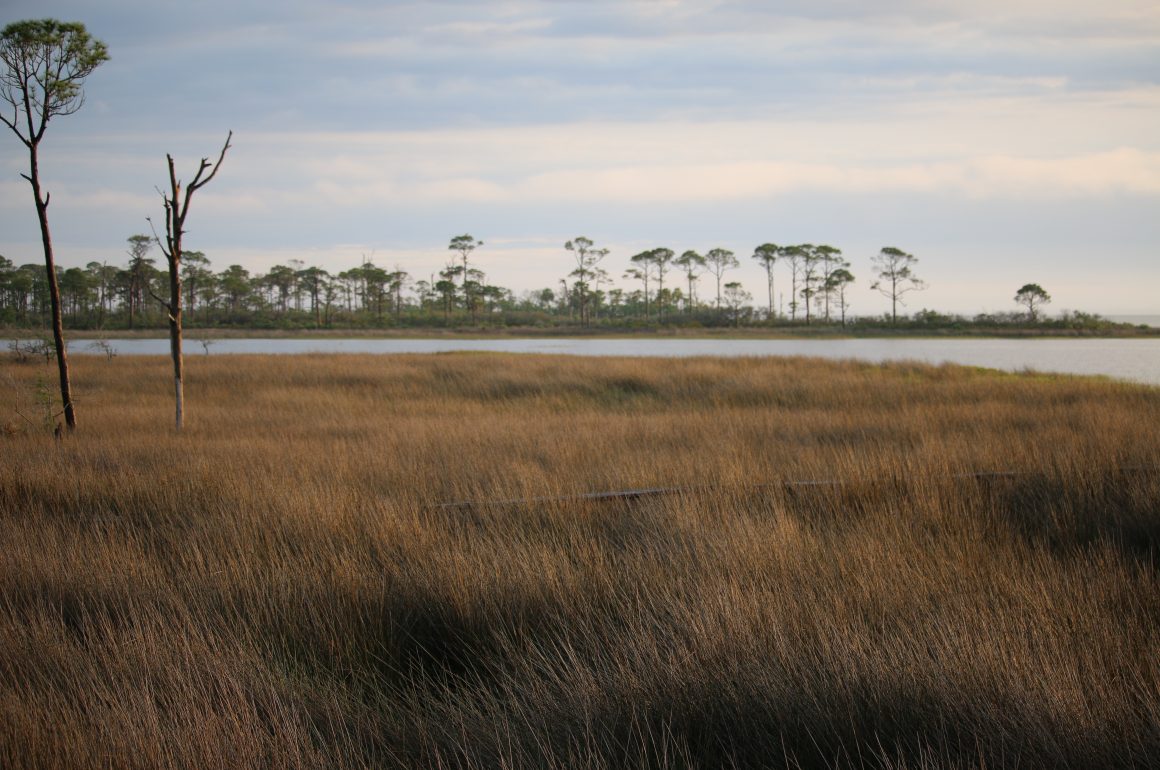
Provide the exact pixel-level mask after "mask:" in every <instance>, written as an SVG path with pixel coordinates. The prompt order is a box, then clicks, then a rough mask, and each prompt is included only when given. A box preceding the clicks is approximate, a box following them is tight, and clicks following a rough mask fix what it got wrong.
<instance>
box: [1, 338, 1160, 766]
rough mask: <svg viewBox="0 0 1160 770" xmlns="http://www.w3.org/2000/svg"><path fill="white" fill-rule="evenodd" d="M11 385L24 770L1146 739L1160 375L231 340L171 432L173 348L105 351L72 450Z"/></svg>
mask: <svg viewBox="0 0 1160 770" xmlns="http://www.w3.org/2000/svg"><path fill="white" fill-rule="evenodd" d="M0 366H3V375H4V376H3V377H2V378H0V381H2V382H3V383H4V388H3V389H2V390H0V424H3V425H5V426H6V429H5V431H3V433H2V435H0V457H2V458H3V462H0V597H2V598H0V766H3V767H5V768H22V767H71V768H88V767H94V768H95V767H141V768H146V767H148V768H153V767H279V768H281V767H319V768H322V767H400V768H404V767H472V768H475V767H478V768H484V767H508V768H516V767H593V768H602V767H603V768H624V767H637V768H646V767H647V768H662V767H673V768H686V767H706V768H711V767H728V766H735V767H810V768H812V767H882V768H887V767H890V768H895V767H912V768H917V767H980V766H985V767H1020V768H1028V767H1032V768H1033V767H1077V768H1079V767H1095V766H1100V767H1139V766H1146V765H1147V764H1148V762H1149V761H1153V760H1154V758H1155V757H1156V756H1160V670H1158V666H1160V663H1158V662H1160V631H1158V629H1160V626H1158V623H1160V585H1158V582H1160V579H1158V573H1157V565H1158V559H1157V556H1158V545H1160V514H1158V511H1157V506H1158V501H1160V473H1158V472H1157V468H1160V449H1158V444H1160V442H1157V440H1156V439H1157V433H1158V431H1157V429H1158V428H1160V391H1158V390H1156V389H1153V388H1146V387H1142V386H1134V385H1127V384H1120V383H1115V382H1110V381H1103V380H1087V379H1069V378H1055V377H1049V376H1040V375H1030V374H1028V375H1000V374H994V373H984V372H979V371H974V370H970V369H965V368H959V367H938V368H931V367H923V366H917V365H893V366H882V367H878V366H870V365H862V364H857V363H825V362H819V361H806V360H793V359H760V360H759V359H752V360H749V359H730V360H717V359H690V360H681V361H671V360H669V361H665V360H643V361H642V360H617V359H574V358H550V357H516V356H501V355H471V354H455V355H436V356H413V357H412V356H389V357H361V356H334V357H332V356H285V357H269V358H266V357H240V356H239V357H234V356H229V357H227V356H211V357H196V358H192V357H191V359H190V360H189V363H188V365H187V375H186V376H187V394H188V415H187V429H186V431H185V432H184V433H183V434H181V435H175V434H174V433H173V432H172V430H171V429H170V428H169V425H170V423H171V411H172V403H171V401H170V398H171V395H170V393H169V388H168V385H169V377H168V375H167V373H166V366H167V365H166V362H165V361H164V360H163V359H160V358H157V359H142V358H124V357H119V358H115V359H112V360H103V359H100V358H98V357H82V358H79V359H77V360H76V362H75V363H74V367H75V369H76V372H75V375H74V377H75V387H76V395H77V398H78V400H79V405H80V411H79V414H80V417H81V426H80V431H79V433H78V434H77V435H75V436H72V437H69V438H67V439H66V440H65V441H63V442H60V443H59V444H58V443H57V442H54V441H53V440H52V437H51V434H49V433H48V432H46V431H44V430H42V429H40V428H39V427H38V426H36V425H33V424H30V423H29V422H28V421H24V420H21V419H20V418H19V417H18V416H17V415H16V414H15V410H16V409H17V408H18V407H19V406H20V405H21V404H24V403H26V402H27V400H28V393H29V392H33V391H34V389H35V387H36V382H37V378H38V377H40V376H42V374H43V373H42V372H41V366H40V364H31V363H25V364H16V363H11V362H6V363H4V364H0ZM30 388H31V389H33V391H30V390H29V389H30ZM980 473H982V474H990V475H979V474H980ZM788 481H822V482H838V483H821V484H813V485H802V484H786V483H785V482H788ZM642 487H666V488H669V487H680V488H681V489H682V491H679V492H674V493H671V494H666V495H659V496H652V497H643V498H639V499H635V500H603V501H599V502H597V501H591V500H585V499H578V498H576V497H575V496H576V495H580V494H584V493H588V492H593V491H605V490H616V489H630V488H642ZM463 501H474V503H475V504H473V505H458V506H445V505H444V504H445V503H448V502H463Z"/></svg>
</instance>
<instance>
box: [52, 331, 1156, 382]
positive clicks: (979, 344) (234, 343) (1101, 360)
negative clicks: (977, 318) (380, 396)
mask: <svg viewBox="0 0 1160 770" xmlns="http://www.w3.org/2000/svg"><path fill="white" fill-rule="evenodd" d="M108 342H109V344H110V345H112V346H113V348H114V349H115V350H116V351H117V353H118V354H119V355H167V354H168V352H169V341H168V340H165V339H111V340H108ZM70 350H71V352H73V353H74V354H75V353H88V354H96V355H100V354H101V351H100V350H98V349H96V348H95V347H90V343H86V342H84V341H80V340H78V341H75V342H73V344H72V345H71V346H70ZM185 350H186V355H187V356H188V357H195V356H200V355H202V353H203V350H202V347H201V345H200V344H199V343H198V341H197V340H196V339H187V340H186V343H185ZM465 350H467V351H472V350H474V351H495V352H503V353H547V354H556V355H577V356H650V357H671V358H681V357H687V356H812V357H820V358H830V359H856V360H861V361H871V362H883V361H920V362H924V363H930V364H941V363H954V364H963V365H967V366H981V367H986V368H989V369H1000V370H1003V371H1009V372H1019V371H1024V370H1035V371H1040V372H1058V373H1062V374H1085V375H1105V376H1108V377H1113V378H1116V379H1122V380H1130V381H1134V382H1143V383H1149V384H1153V385H1160V339H1155V338H1149V339H1058V338H1026V339H933V338H917V339H841V340H813V339H798V340H761V339H706V338H699V339H685V338H668V339H655V338H617V339H607V338H577V337H563V338H530V339H524V338H507V337H505V338H500V339H365V338H360V339H221V340H215V341H214V342H213V343H212V344H211V345H210V347H209V354H210V355H221V354H232V353H276V354H300V353H447V352H452V351H465Z"/></svg>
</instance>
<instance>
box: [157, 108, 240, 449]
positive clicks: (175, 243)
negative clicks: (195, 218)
mask: <svg viewBox="0 0 1160 770" xmlns="http://www.w3.org/2000/svg"><path fill="white" fill-rule="evenodd" d="M233 135H234V133H233V131H231V132H230V133H229V135H228V136H227V137H226V142H225V144H224V145H223V146H222V151H221V155H219V156H218V160H217V163H216V164H214V163H210V162H209V159H208V158H202V159H201V165H200V166H198V170H197V174H196V175H195V176H194V178H193V181H192V182H190V184H189V186H188V187H187V188H185V198H184V200H183V199H182V197H181V192H182V191H181V182H180V181H178V179H177V171H176V169H175V168H174V164H173V156H172V155H166V156H165V159H166V161H168V163H169V195H168V196H162V197H163V198H164V200H165V243H164V244H162V251H163V252H164V254H165V258H166V261H167V262H168V263H169V301H168V302H163V303H162V304H164V305H165V307H166V309H167V310H168V311H169V354H170V357H171V358H172V359H173V396H174V402H175V407H176V409H175V412H176V414H175V424H176V426H177V431H178V432H180V431H181V430H182V428H184V427H185V385H184V368H185V360H184V357H183V355H182V350H181V339H182V328H181V299H182V298H181V238H182V236H183V235H184V234H185V218H186V216H188V214H189V204H190V202H191V201H192V200H193V194H194V193H195V192H197V191H198V190H199V189H200V188H201V187H202V186H204V185H205V184H207V183H208V182H209V181H210V180H211V179H213V178H214V176H216V175H217V172H218V169H220V168H221V165H222V161H223V160H225V157H226V150H228V149H229V148H230V138H231V137H233ZM206 171H209V175H208V176H205V178H204V179H203V178H202V176H203V175H204V174H205V172H206ZM158 240H159V241H160V239H158Z"/></svg>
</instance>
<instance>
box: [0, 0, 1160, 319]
mask: <svg viewBox="0 0 1160 770" xmlns="http://www.w3.org/2000/svg"><path fill="white" fill-rule="evenodd" d="M968 5H969V7H970V10H963V7H965V6H968ZM41 17H54V18H59V19H62V20H69V21H80V22H83V23H84V24H85V25H86V26H87V27H88V29H89V31H90V32H91V33H92V34H93V35H94V36H96V37H98V38H99V39H101V40H103V41H105V43H107V44H108V47H109V53H110V56H111V59H110V61H109V62H107V63H106V64H105V65H103V66H102V67H100V68H99V69H98V70H97V71H96V72H95V73H93V75H92V76H91V77H90V78H89V81H88V83H87V85H86V93H87V102H86V104H85V106H84V108H83V109H82V110H81V111H80V112H79V113H77V114H75V115H72V116H67V117H60V118H58V119H56V120H55V121H54V122H53V123H52V124H51V125H50V127H49V132H48V134H47V137H46V139H45V142H44V144H43V149H42V153H43V161H42V178H43V181H44V183H45V185H46V187H47V189H48V190H49V191H50V192H51V194H52V204H51V206H50V211H49V216H50V221H51V225H52V228H53V236H54V240H55V243H56V248H57V254H58V261H59V262H60V264H62V265H64V266H73V265H84V264H86V263H88V262H90V261H107V262H109V263H111V264H124V262H125V261H126V259H127V258H126V255H125V248H126V243H125V241H126V239H127V238H128V237H129V236H130V235H133V234H135V233H140V232H148V223H147V222H146V217H148V216H152V217H154V219H155V220H160V219H161V217H162V209H161V199H160V195H159V194H158V192H157V189H156V188H158V187H160V186H161V185H163V184H164V183H165V181H166V167H165V155H166V153H172V154H173V155H174V156H175V158H176V160H177V163H178V169H179V171H181V172H182V173H181V176H182V177H183V178H185V179H189V178H190V177H192V175H193V173H194V171H195V170H196V168H197V163H198V161H199V160H200V158H202V157H204V156H211V157H214V156H216V154H217V153H218V151H219V150H220V148H221V145H222V142H223V141H224V139H225V137H226V133H227V132H228V131H230V130H233V132H234V140H233V148H232V149H231V150H230V153H229V155H228V156H227V158H226V161H225V165H224V167H223V168H222V171H221V174H220V175H219V176H218V178H217V179H215V180H214V181H213V183H212V184H211V185H209V186H208V187H205V188H203V189H202V190H201V191H200V192H199V193H198V196H197V197H196V198H195V199H194V202H193V206H192V212H191V214H190V217H189V220H188V233H189V234H188V236H187V239H186V240H187V246H188V248H192V249H197V250H201V251H204V252H205V253H206V255H207V256H208V257H209V258H210V260H211V261H212V264H213V267H214V268H215V269H217V270H222V269H224V268H225V267H226V266H228V265H229V264H232V263H238V264H242V265H244V266H246V267H247V268H249V269H250V270H252V271H256V272H257V271H263V272H264V271H265V270H267V269H269V268H270V267H271V266H272V265H274V264H278V263H286V262H288V261H289V260H292V259H299V260H302V261H304V262H306V263H308V264H317V265H320V266H322V267H324V268H326V269H328V270H331V271H334V272H337V271H341V270H344V269H347V268H350V267H353V266H355V265H357V264H358V263H359V262H360V261H361V260H362V258H363V257H367V258H372V259H373V260H374V261H375V262H376V263H377V264H379V265H381V266H383V267H387V268H394V267H396V266H398V267H401V268H403V269H405V270H407V271H409V272H410V273H411V274H412V275H413V276H415V277H416V278H428V277H429V276H430V275H431V274H432V273H434V272H437V271H438V270H439V269H440V268H441V267H443V266H444V264H445V263H446V261H447V259H448V257H449V256H450V254H449V252H448V251H447V243H448V241H449V240H450V239H451V237H453V236H455V235H459V234H461V233H470V234H472V235H474V236H475V237H476V238H479V239H481V240H483V241H484V242H485V244H486V245H485V246H484V247H482V248H481V249H480V250H479V251H477V252H476V255H477V262H478V266H479V267H480V268H482V269H484V270H485V271H486V273H487V280H488V281H489V282H491V283H495V284H499V285H502V286H508V287H511V288H513V289H516V290H517V291H519V290H523V289H532V288H540V287H544V286H556V285H558V281H559V279H560V278H561V277H563V276H565V275H566V274H567V273H568V272H569V271H570V270H571V269H572V267H573V266H574V265H573V264H572V263H571V261H570V254H569V253H568V252H566V251H565V250H564V249H563V244H564V242H565V241H566V240H568V239H570V238H574V237H576V236H580V235H583V236H587V237H588V238H591V239H592V240H594V241H595V242H596V243H597V245H600V246H606V247H608V248H609V249H610V250H611V253H610V254H609V256H608V257H607V258H606V259H605V261H604V263H603V265H602V266H603V267H604V268H605V269H607V270H608V271H609V272H610V273H611V274H612V275H613V276H616V277H617V278H618V279H619V276H620V275H621V274H622V273H623V272H624V270H625V269H626V268H627V266H628V259H629V257H631V256H632V255H633V254H635V253H637V252H639V251H642V250H644V249H647V248H653V247H656V246H667V247H669V248H672V249H674V250H675V251H676V252H678V253H680V252H682V251H684V250H686V249H696V250H698V251H700V252H702V253H704V252H705V251H707V250H708V249H711V248H714V247H723V248H728V249H732V250H733V251H735V252H736V254H737V256H738V258H740V259H741V260H742V262H743V267H742V268H741V269H740V270H738V271H736V272H735V273H732V274H730V275H729V278H730V279H736V280H741V281H742V282H743V283H744V284H745V286H746V288H747V289H748V290H749V291H751V292H752V293H753V294H754V297H755V303H756V304H759V305H761V304H764V301H765V283H764V274H763V273H762V272H761V271H760V268H759V267H758V266H757V264H756V263H755V262H754V261H753V260H752V259H751V258H750V255H751V254H752V253H753V249H754V247H755V246H757V245H758V244H761V243H765V242H774V243H778V244H792V243H802V242H811V243H828V244H831V245H833V246H836V247H838V248H840V249H842V251H843V253H844V255H845V256H846V258H847V259H849V260H850V261H851V263H852V267H851V270H852V272H853V273H854V275H855V276H856V278H857V283H856V284H855V286H856V287H857V290H856V291H854V292H853V294H852V305H853V306H852V308H851V310H852V312H854V313H857V314H877V313H881V312H884V311H886V310H888V309H889V303H888V301H887V300H886V299H885V298H884V297H881V296H879V295H878V294H876V293H874V292H872V291H870V289H869V285H870V283H872V281H873V277H872V275H871V265H870V258H871V256H873V255H874V254H875V253H877V252H878V250H879V249H880V248H882V247H884V246H895V247H898V248H901V249H903V250H905V251H908V252H911V253H913V254H914V255H915V256H916V257H918V259H919V263H918V267H917V273H918V275H919V276H920V277H922V278H924V279H925V280H926V281H927V282H928V283H929V285H930V287H929V289H928V290H926V291H925V292H922V293H921V294H913V295H910V297H911V299H910V300H909V307H908V310H911V311H913V310H917V309H919V308H923V307H928V308H934V309H938V310H942V311H952V312H961V313H968V314H973V313H976V312H983V311H1008V310H1015V309H1016V306H1015V304H1014V303H1013V301H1012V297H1013V295H1014V294H1015V291H1016V289H1018V288H1019V287H1020V286H1022V285H1023V284H1024V283H1028V282H1036V283H1039V284H1041V285H1042V286H1043V287H1044V288H1045V289H1047V291H1049V292H1050V293H1051V294H1052V295H1053V297H1054V300H1055V301H1054V303H1053V305H1052V307H1051V308H1050V309H1052V310H1055V311H1059V310H1063V309H1078V310H1086V311H1090V312H1099V313H1104V314H1122V313H1160V249H1158V247H1157V243H1158V242H1160V4H1157V3H1156V2H1155V0H1108V2H1106V3H1102V4H1100V3H1092V2H1090V0H1082V1H1080V0H976V1H975V2H973V3H970V4H964V3H959V2H952V1H951V0H941V1H938V2H922V1H920V0H877V1H876V2H873V3H869V2H854V1H853V0H836V1H833V2H827V1H826V0H790V1H788V2H772V1H770V2H758V1H756V0H754V1H748V0H740V1H737V2H728V1H719V2H718V1H714V0H586V1H585V2H568V1H563V0H542V1H540V2H531V1H528V0H515V1H513V2H467V1H461V2H452V1H447V2H411V3H408V2H375V1H372V0H343V1H342V2H326V3H323V2H307V1H306V0H282V2H279V3H270V2H251V1H250V0H229V1H228V2H227V1H225V0H199V2H196V3H194V2H187V1H183V2H177V1H174V0H148V1H146V0H102V2H99V3H97V2H92V1H91V0H60V1H58V0H0V24H7V23H9V22H11V21H16V20H20V19H26V18H41ZM4 131H5V133H4V134H3V135H0V254H2V255H4V256H6V257H8V258H9V259H11V260H12V261H13V262H16V263H17V264H22V263H26V262H39V261H42V260H43V257H42V254H41V252H40V250H39V236H38V232H37V229H36V220H35V213H34V210H33V206H32V199H31V193H30V190H29V187H28V184H27V183H26V182H25V181H24V180H22V179H21V178H20V176H19V174H20V172H22V171H24V170H26V164H27V155H26V154H25V151H24V148H23V146H22V145H20V144H19V142H18V141H17V140H16V137H14V136H12V135H11V134H10V133H8V132H7V129H4ZM619 280H620V283H621V284H622V285H625V286H628V285H629V283H628V281H627V279H619ZM777 281H778V286H777V291H778V293H779V294H782V295H783V299H782V301H783V302H784V303H788V302H789V296H788V292H789V279H788V272H785V271H779V272H778V273H777ZM709 291H710V289H709V287H708V285H707V284H706V285H705V286H704V287H703V290H702V296H708V293H709Z"/></svg>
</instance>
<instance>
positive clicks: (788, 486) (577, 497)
mask: <svg viewBox="0 0 1160 770" xmlns="http://www.w3.org/2000/svg"><path fill="white" fill-rule="evenodd" d="M1158 470H1160V469H1157V468H1150V467H1146V466H1135V467H1129V468H1116V469H1114V472H1116V473H1124V474H1143V473H1156V472H1157V471H1158ZM1043 475H1046V474H1044V473H1043V472H1035V471H976V472H970V473H955V474H951V475H950V476H947V477H945V478H951V479H958V480H974V481H989V480H998V479H1018V478H1028V477H1032V476H1043ZM901 481H903V479H900V478H878V479H804V480H787V481H769V482H756V483H753V484H738V485H730V486H707V485H701V486H696V485H694V486H675V487H641V488H637V489H618V490H608V491H603V492H579V493H576V494H571V495H559V496H544V497H514V498H506V499H498V500H458V501H454V502H447V503H440V504H439V505H438V506H437V507H438V508H439V509H440V510H469V509H472V508H504V507H511V506H517V505H537V504H546V503H576V502H615V501H626V502H632V501H635V500H641V499H645V498H651V497H665V496H668V495H679V494H691V493H695V492H702V493H703V492H711V491H736V490H760V489H775V488H778V487H780V488H782V489H784V490H787V491H793V490H796V489H810V488H818V487H842V486H853V485H856V484H889V483H898V482H901Z"/></svg>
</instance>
